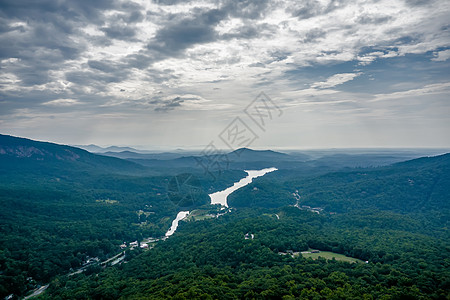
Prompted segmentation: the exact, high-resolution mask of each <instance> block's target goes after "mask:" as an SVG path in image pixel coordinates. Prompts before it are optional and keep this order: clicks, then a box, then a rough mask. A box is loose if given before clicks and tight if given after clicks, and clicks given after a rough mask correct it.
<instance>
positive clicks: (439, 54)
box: [431, 49, 450, 61]
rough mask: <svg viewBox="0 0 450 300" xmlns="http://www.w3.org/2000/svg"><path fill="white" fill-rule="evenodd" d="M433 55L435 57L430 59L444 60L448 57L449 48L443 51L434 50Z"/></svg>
mask: <svg viewBox="0 0 450 300" xmlns="http://www.w3.org/2000/svg"><path fill="white" fill-rule="evenodd" d="M434 56H435V57H434V58H432V59H431V60H434V61H446V60H447V59H449V58H450V49H448V50H444V51H439V52H435V53H434Z"/></svg>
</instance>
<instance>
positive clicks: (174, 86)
mask: <svg viewBox="0 0 450 300" xmlns="http://www.w3.org/2000/svg"><path fill="white" fill-rule="evenodd" d="M449 132H450V1H447V0H430V1H428V0H388V1H385V0H373V1H358V0H352V1H350V0H342V1H339V0H336V1H335V0H304V1H265V0H261V1H236V0H217V1H198V0H193V1H186V0H183V1H181V0H159V1H116V0H98V1H90V0H77V1H70V0H40V1H33V0H2V1H1V2H0V133H2V134H10V135H15V136H21V137H28V138H32V139H38V140H45V141H52V142H57V143H64V144H78V145H82V144H97V145H101V146H109V145H119V146H125V145H128V146H134V147H137V148H140V149H176V148H183V149H215V148H218V149H228V148H231V149H235V148H238V147H240V146H248V147H251V148H257V149H265V148H270V149H305V148H366V147H369V148H370V147H389V148H395V147H401V148H408V147H444V148H450V134H449Z"/></svg>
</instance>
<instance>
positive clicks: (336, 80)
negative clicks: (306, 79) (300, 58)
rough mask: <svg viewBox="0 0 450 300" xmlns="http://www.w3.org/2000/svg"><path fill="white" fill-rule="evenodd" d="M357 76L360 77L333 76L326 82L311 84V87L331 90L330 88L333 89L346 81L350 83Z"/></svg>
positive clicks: (344, 74)
mask: <svg viewBox="0 0 450 300" xmlns="http://www.w3.org/2000/svg"><path fill="white" fill-rule="evenodd" d="M359 75H361V73H341V74H334V75H333V76H331V77H329V78H328V79H327V80H326V81H320V82H315V83H313V84H311V87H312V88H320V89H327V88H331V87H335V86H337V85H340V84H343V83H345V82H347V81H351V80H353V79H354V78H355V77H357V76H359Z"/></svg>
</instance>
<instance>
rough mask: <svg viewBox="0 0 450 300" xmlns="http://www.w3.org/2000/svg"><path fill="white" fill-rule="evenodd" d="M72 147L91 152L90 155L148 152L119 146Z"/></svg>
mask: <svg viewBox="0 0 450 300" xmlns="http://www.w3.org/2000/svg"><path fill="white" fill-rule="evenodd" d="M72 146H73V147H77V148H81V149H84V150H86V151H89V152H92V153H106V152H123V151H129V152H134V153H143V152H144V153H145V152H148V151H141V150H137V149H134V148H131V147H119V146H109V147H105V148H104V147H100V146H97V145H94V144H90V145H72Z"/></svg>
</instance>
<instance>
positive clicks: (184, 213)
mask: <svg viewBox="0 0 450 300" xmlns="http://www.w3.org/2000/svg"><path fill="white" fill-rule="evenodd" d="M188 215H189V212H188V211H180V212H179V213H178V214H177V217H176V218H175V220H173V221H172V226H170V228H169V230H168V231H167V232H166V238H168V237H169V236H171V235H172V234H174V233H175V230H177V228H178V222H180V221H181V220H183V219H184V218H186V217H187V216H188Z"/></svg>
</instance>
